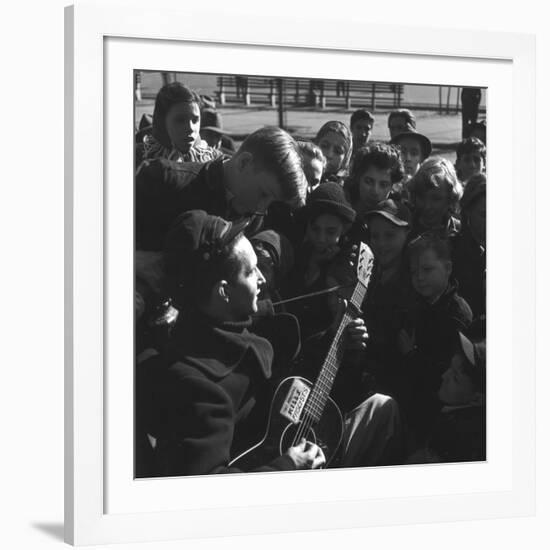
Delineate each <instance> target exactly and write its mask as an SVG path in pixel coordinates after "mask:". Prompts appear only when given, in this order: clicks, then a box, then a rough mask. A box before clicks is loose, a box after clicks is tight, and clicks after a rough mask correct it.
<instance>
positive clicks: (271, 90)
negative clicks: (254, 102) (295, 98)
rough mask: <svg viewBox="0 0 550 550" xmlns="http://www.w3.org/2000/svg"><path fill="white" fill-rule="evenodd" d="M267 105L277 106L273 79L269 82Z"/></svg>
mask: <svg viewBox="0 0 550 550" xmlns="http://www.w3.org/2000/svg"><path fill="white" fill-rule="evenodd" d="M269 104H270V105H271V107H276V106H277V100H276V98H275V81H274V80H273V79H271V80H270V81H269Z"/></svg>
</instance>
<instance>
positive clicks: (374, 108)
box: [370, 82, 376, 113]
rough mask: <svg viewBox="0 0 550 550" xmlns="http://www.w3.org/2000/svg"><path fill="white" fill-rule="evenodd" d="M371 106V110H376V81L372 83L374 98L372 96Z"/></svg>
mask: <svg viewBox="0 0 550 550" xmlns="http://www.w3.org/2000/svg"><path fill="white" fill-rule="evenodd" d="M370 108H371V112H373V113H374V111H375V110H376V83H375V82H373V83H372V98H371V105H370Z"/></svg>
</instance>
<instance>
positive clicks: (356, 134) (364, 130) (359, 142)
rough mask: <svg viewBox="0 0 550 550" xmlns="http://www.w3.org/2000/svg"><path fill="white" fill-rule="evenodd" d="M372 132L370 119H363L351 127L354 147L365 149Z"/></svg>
mask: <svg viewBox="0 0 550 550" xmlns="http://www.w3.org/2000/svg"><path fill="white" fill-rule="evenodd" d="M371 132H372V122H371V121H370V120H369V119H368V118H362V119H361V120H358V121H357V122H355V123H354V125H353V126H352V127H351V133H352V135H353V146H354V147H355V148H356V149H358V148H359V147H363V145H366V144H367V141H369V138H370V134H371Z"/></svg>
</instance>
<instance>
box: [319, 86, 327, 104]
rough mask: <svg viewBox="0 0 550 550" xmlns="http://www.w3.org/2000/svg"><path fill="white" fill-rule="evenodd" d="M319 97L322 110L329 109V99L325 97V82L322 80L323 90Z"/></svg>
mask: <svg viewBox="0 0 550 550" xmlns="http://www.w3.org/2000/svg"><path fill="white" fill-rule="evenodd" d="M320 92H321V93H320V95H319V104H320V107H321V109H326V108H327V98H326V97H325V81H324V80H321V90H320Z"/></svg>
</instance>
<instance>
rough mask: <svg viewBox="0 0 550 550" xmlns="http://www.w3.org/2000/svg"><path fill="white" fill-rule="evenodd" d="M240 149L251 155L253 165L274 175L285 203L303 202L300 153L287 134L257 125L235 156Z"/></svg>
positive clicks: (303, 186) (276, 129)
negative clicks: (257, 128)
mask: <svg viewBox="0 0 550 550" xmlns="http://www.w3.org/2000/svg"><path fill="white" fill-rule="evenodd" d="M243 152H247V153H250V154H251V155H252V157H253V162H254V165H255V166H257V167H260V168H262V169H264V170H266V171H267V172H270V173H271V174H273V175H275V177H276V178H277V180H278V181H279V184H280V186H281V191H282V193H283V199H284V200H285V202H288V203H290V204H292V205H293V206H296V207H298V206H303V205H304V204H305V200H306V193H307V180H306V176H305V174H304V169H303V165H302V155H301V153H300V148H299V147H298V144H297V143H296V141H295V140H294V138H293V137H292V136H291V135H290V134H288V133H287V132H285V131H284V130H282V129H281V128H277V127H276V126H266V127H265V128H260V129H259V130H256V131H255V132H253V133H252V134H250V135H249V136H248V137H247V138H246V139H245V140H244V141H243V143H242V144H241V146H240V148H239V150H238V151H237V153H236V155H235V156H238V155H239V154H241V153H243Z"/></svg>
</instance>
